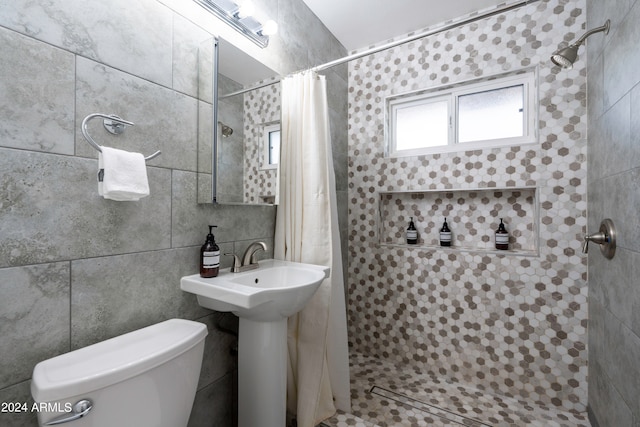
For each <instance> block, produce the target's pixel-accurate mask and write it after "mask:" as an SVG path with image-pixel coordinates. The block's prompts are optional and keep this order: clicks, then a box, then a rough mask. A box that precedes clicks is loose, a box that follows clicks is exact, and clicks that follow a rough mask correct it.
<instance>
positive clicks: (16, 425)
mask: <svg viewBox="0 0 640 427" xmlns="http://www.w3.org/2000/svg"><path fill="white" fill-rule="evenodd" d="M29 384H30V381H24V382H21V383H19V384H16V385H13V386H11V387H7V388H4V389H0V402H12V403H15V402H18V403H26V404H27V405H28V408H29V411H27V412H0V425H2V426H7V427H38V419H37V413H36V412H31V405H32V404H33V399H32V398H31V390H30V387H29Z"/></svg>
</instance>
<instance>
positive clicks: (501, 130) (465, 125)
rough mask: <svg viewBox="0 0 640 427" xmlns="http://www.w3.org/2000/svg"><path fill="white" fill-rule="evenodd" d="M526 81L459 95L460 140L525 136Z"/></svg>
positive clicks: (469, 140)
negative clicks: (523, 83)
mask: <svg viewBox="0 0 640 427" xmlns="http://www.w3.org/2000/svg"><path fill="white" fill-rule="evenodd" d="M524 131H525V129H524V85H518V86H511V87H506V88H500V89H493V90H488V91H484V92H477V93H470V94H468V95H460V96H459V97H458V142H460V143H463V142H471V141H483V140H487V139H502V138H517V137H521V136H524Z"/></svg>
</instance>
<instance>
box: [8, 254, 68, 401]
mask: <svg viewBox="0 0 640 427" xmlns="http://www.w3.org/2000/svg"><path fill="white" fill-rule="evenodd" d="M69 268H70V266H69V263H68V262H60V263H54V264H39V265H34V266H27V267H14V268H3V269H0V296H1V297H0V299H1V300H2V307H3V308H2V311H0V337H1V338H0V347H1V348H2V351H1V352H0V389H2V388H3V387H6V386H9V385H11V384H15V383H18V382H20V381H25V380H27V379H29V378H31V372H32V371H33V367H34V366H35V365H36V363H38V362H40V361H41V360H44V359H48V358H50V357H53V356H57V355H58V354H61V353H64V352H67V351H69V320H70V317H69V316H70V310H69V293H70V289H69V273H70V272H69Z"/></svg>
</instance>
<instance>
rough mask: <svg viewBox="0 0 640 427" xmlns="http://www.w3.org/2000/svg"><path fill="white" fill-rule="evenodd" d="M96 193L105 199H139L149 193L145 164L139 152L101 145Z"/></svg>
mask: <svg viewBox="0 0 640 427" xmlns="http://www.w3.org/2000/svg"><path fill="white" fill-rule="evenodd" d="M101 148H102V152H101V153H100V154H99V155H98V167H99V168H100V171H99V172H98V194H100V195H101V196H103V197H104V198H105V199H110V200H118V201H126V200H140V199H141V198H143V197H146V196H148V195H149V181H148V179H147V164H146V163H145V160H144V156H143V155H142V154H140V153H130V152H128V151H123V150H117V149H115V148H109V147H101Z"/></svg>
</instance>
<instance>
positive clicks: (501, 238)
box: [496, 218, 509, 251]
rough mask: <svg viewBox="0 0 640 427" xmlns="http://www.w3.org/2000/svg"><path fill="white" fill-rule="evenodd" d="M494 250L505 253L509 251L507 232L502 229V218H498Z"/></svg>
mask: <svg viewBox="0 0 640 427" xmlns="http://www.w3.org/2000/svg"><path fill="white" fill-rule="evenodd" d="M496 249H500V250H503V251H506V250H508V249H509V232H508V231H507V229H506V228H505V227H504V223H503V222H502V218H500V225H498V229H497V230H496Z"/></svg>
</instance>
